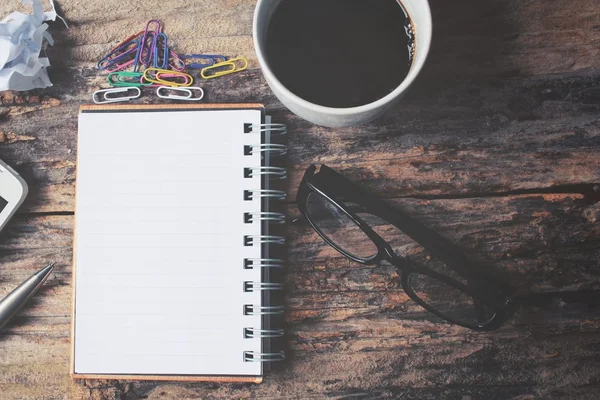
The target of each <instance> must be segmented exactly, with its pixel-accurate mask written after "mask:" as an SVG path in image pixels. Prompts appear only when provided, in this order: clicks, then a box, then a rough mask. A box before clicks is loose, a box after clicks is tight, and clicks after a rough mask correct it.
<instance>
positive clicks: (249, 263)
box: [244, 258, 283, 269]
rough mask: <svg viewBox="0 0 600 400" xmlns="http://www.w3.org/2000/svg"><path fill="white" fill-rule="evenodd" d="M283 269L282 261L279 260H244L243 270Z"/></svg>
mask: <svg viewBox="0 0 600 400" xmlns="http://www.w3.org/2000/svg"><path fill="white" fill-rule="evenodd" d="M254 268H283V260H281V259H279V258H245V259H244V269H254Z"/></svg>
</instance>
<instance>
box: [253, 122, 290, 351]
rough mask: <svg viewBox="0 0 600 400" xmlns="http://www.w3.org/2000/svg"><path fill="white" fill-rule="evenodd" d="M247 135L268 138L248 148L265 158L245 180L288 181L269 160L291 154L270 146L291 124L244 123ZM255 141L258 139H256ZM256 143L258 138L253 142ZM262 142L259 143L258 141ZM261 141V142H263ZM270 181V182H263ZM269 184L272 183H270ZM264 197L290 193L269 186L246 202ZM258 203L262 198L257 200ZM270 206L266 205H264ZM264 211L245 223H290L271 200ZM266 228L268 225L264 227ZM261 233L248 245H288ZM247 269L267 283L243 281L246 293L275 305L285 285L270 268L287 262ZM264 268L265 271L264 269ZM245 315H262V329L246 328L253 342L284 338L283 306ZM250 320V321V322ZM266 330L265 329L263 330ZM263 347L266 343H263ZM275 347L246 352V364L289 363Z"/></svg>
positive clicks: (256, 308)
mask: <svg viewBox="0 0 600 400" xmlns="http://www.w3.org/2000/svg"><path fill="white" fill-rule="evenodd" d="M270 121H271V120H270V118H269V119H267V122H270ZM244 133H252V134H256V133H258V134H259V135H260V136H259V137H260V138H262V137H264V141H265V142H266V143H264V144H255V145H244V155H253V154H257V153H260V155H261V158H263V160H264V162H263V164H265V165H263V166H256V167H246V168H244V170H243V173H244V174H243V176H244V178H253V177H258V176H259V175H260V176H261V179H262V176H265V177H270V178H279V179H285V178H287V171H286V169H285V168H281V167H272V166H270V165H269V157H270V156H283V155H285V154H286V153H287V151H288V148H287V146H285V145H282V144H274V143H269V142H270V138H271V137H273V136H276V135H285V134H287V125H284V124H271V123H268V124H244ZM252 138H254V137H252ZM251 140H255V139H251ZM257 141H258V140H257ZM259 142H260V141H259ZM263 181H266V180H263ZM267 182H268V181H267ZM257 197H260V199H276V200H285V199H286V193H285V192H283V191H281V190H272V189H270V188H269V187H268V183H267V188H266V189H261V190H244V200H246V201H252V200H254V199H256V198H257ZM257 200H258V199H257ZM264 204H266V205H264ZM263 210H264V211H261V212H244V216H243V217H244V223H253V222H255V221H257V220H258V221H261V222H262V221H265V222H268V223H274V224H283V223H285V221H286V216H285V215H284V214H281V213H277V212H271V211H269V205H268V201H266V202H264V201H263ZM263 227H264V225H263ZM261 233H265V234H264V235H263V234H261V235H244V238H243V239H244V246H262V245H263V244H266V245H271V244H272V245H283V244H285V238H284V237H282V236H273V235H270V234H269V231H268V230H263V231H262V232H261ZM262 254H264V255H265V256H266V257H268V256H269V253H268V252H267V253H262ZM243 268H244V269H245V270H250V269H258V270H259V272H260V274H261V279H262V280H265V281H266V282H262V281H261V282H255V281H244V282H243V290H244V292H262V294H261V301H260V302H261V303H263V304H269V303H270V302H271V296H273V293H271V292H272V291H281V290H283V284H282V283H275V282H269V281H270V280H271V279H270V275H269V274H270V273H271V272H270V271H269V270H268V268H283V260H281V259H278V258H245V259H244V263H243ZM263 268H265V269H264V270H263ZM243 313H244V315H247V316H260V320H261V321H262V322H261V327H260V328H254V327H245V328H244V329H243V335H244V338H247V339H253V338H258V339H260V340H261V341H262V340H266V341H267V342H270V341H271V339H273V340H277V338H281V337H283V336H284V330H283V329H275V327H274V326H272V325H271V324H273V323H274V322H273V320H272V318H274V316H276V315H282V314H283V313H284V307H283V306H271V305H254V304H245V305H244V309H243ZM249 320H250V319H249ZM261 328H265V329H261ZM263 346H265V343H264V342H263ZM270 346H271V345H270V344H266V347H262V349H263V350H262V351H264V352H254V351H244V352H243V353H242V358H243V360H244V362H266V363H270V362H274V361H283V360H285V353H284V352H283V351H280V352H270V351H271V347H270Z"/></svg>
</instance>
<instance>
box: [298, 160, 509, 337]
mask: <svg viewBox="0 0 600 400" xmlns="http://www.w3.org/2000/svg"><path fill="white" fill-rule="evenodd" d="M311 193H314V194H316V195H318V196H321V197H322V198H323V199H324V200H325V201H328V202H330V203H331V204H333V205H334V206H335V207H337V208H338V209H339V210H340V211H341V212H343V213H344V214H345V215H346V216H347V217H348V218H350V219H351V220H352V221H353V222H354V223H355V224H356V225H357V226H358V227H359V229H361V230H362V231H363V232H364V233H365V234H366V235H367V237H368V238H369V239H370V240H371V241H372V242H373V243H374V244H375V246H376V247H377V253H376V254H375V255H373V256H371V257H368V258H361V257H358V256H356V255H354V254H352V253H350V252H348V251H346V250H344V249H343V248H342V247H340V246H339V245H338V244H337V243H335V242H334V241H333V240H332V239H331V238H329V237H328V236H327V234H325V233H324V232H322V230H321V229H320V228H319V226H318V225H317V224H316V223H315V222H314V221H313V220H312V218H311V216H310V214H309V213H308V212H307V208H306V205H307V202H308V198H309V195H310V194H311ZM348 202H350V203H354V204H356V205H358V206H359V207H362V208H360V210H358V211H360V212H362V213H369V214H371V215H375V216H377V217H379V218H381V219H383V220H385V221H386V222H388V223H390V224H391V225H393V226H395V227H396V228H398V229H400V231H402V232H403V233H405V234H406V235H407V236H409V237H411V238H412V239H413V240H414V241H415V242H417V243H419V244H420V245H421V246H423V247H424V248H425V249H426V250H427V251H429V252H430V253H431V255H432V256H433V257H435V258H437V259H439V260H440V261H442V262H444V263H445V264H446V265H447V266H448V267H449V268H451V269H452V270H454V271H455V272H456V273H458V274H459V275H460V276H462V277H463V278H465V280H467V283H468V284H467V285H465V284H463V283H462V282H459V281H457V280H454V279H453V278H450V277H448V276H446V275H444V274H441V273H439V272H437V271H434V270H432V269H430V268H427V267H425V266H423V265H420V264H418V263H416V262H414V261H412V260H409V259H408V258H406V257H402V256H400V255H398V254H396V252H394V250H393V249H392V246H391V245H390V244H389V243H388V242H387V241H386V240H385V239H383V238H382V237H381V236H380V235H379V234H377V233H376V232H375V231H374V230H373V229H372V228H371V227H370V226H369V225H368V224H367V223H366V222H364V221H363V220H362V219H361V218H360V217H359V216H358V215H357V214H356V212H355V211H354V210H353V208H356V207H352V206H349V205H347V204H345V203H348ZM296 204H297V206H298V209H299V210H300V212H301V214H302V215H303V216H304V218H306V220H307V221H308V222H309V224H310V225H311V226H312V228H313V229H314V230H315V231H316V232H317V233H318V234H319V235H320V236H321V237H322V238H323V240H325V242H327V244H329V245H330V246H331V247H333V248H334V249H336V250H337V251H338V252H339V253H340V254H342V255H344V256H346V257H348V258H350V259H351V260H353V261H356V262H358V263H360V264H363V265H373V264H377V263H379V262H380V261H387V262H389V263H390V264H392V265H393V266H395V267H396V269H397V270H398V271H399V275H400V282H401V285H402V289H403V290H404V292H405V293H406V294H407V295H408V296H409V297H410V298H411V299H412V300H413V301H415V302H416V303H417V304H419V305H420V306H421V307H423V308H425V309H426V310H427V311H429V312H431V313H432V314H434V315H436V316H438V317H440V318H442V319H443V320H445V321H448V322H450V323H453V324H456V325H459V326H463V327H465V328H469V329H472V330H475V331H493V330H496V329H498V328H500V327H501V326H502V325H503V324H504V323H505V322H506V321H507V320H508V319H509V318H510V317H512V315H513V314H514V313H515V312H516V310H517V309H518V307H519V305H518V303H517V302H516V301H515V297H514V296H513V295H514V293H515V291H514V289H512V288H511V287H510V286H509V285H507V284H506V283H504V282H502V281H500V280H498V278H496V277H494V276H491V275H490V274H488V273H487V272H485V271H483V270H481V269H475V268H474V267H473V266H472V265H471V264H470V262H469V261H468V260H467V258H466V255H465V254H464V252H463V251H462V250H461V249H460V248H459V247H458V246H456V245H455V244H454V243H452V242H450V241H449V240H448V239H446V238H444V237H443V236H441V235H440V234H438V233H437V232H435V231H433V230H432V229H430V228H429V227H427V226H425V225H423V224H421V223H420V222H417V221H416V220H415V219H413V218H412V217H410V216H408V215H406V214H405V213H403V212H402V211H400V210H398V209H397V208H395V207H392V206H390V205H389V204H387V203H386V202H384V201H383V200H381V199H380V198H378V197H377V196H375V195H373V194H371V193H369V192H367V191H365V190H363V189H362V188H361V187H360V186H358V185H357V184H356V183H354V182H352V181H350V180H349V179H347V178H346V177H344V176H342V175H341V174H339V173H338V172H336V171H334V170H333V169H331V168H329V167H327V166H326V165H322V166H321V167H320V169H319V172H316V166H315V165H311V166H310V167H309V168H308V169H307V170H306V172H305V174H304V177H303V178H302V182H301V183H300V187H299V188H298V194H297V196H296ZM413 273H419V274H424V275H427V276H429V277H432V278H434V279H437V280H439V281H441V282H442V283H445V284H447V285H450V286H452V287H454V288H455V289H458V290H460V291H462V292H463V293H465V294H467V295H469V296H471V297H472V298H473V300H474V303H475V302H482V303H483V304H484V305H485V306H487V307H489V308H491V309H492V310H493V311H494V316H493V317H492V318H491V319H490V320H488V321H486V322H485V323H481V324H478V325H470V324H466V323H463V322H461V321H459V320H456V319H455V318H452V317H451V316H448V315H445V314H444V313H442V312H440V311H438V310H436V309H435V308H434V307H432V306H431V305H429V304H427V303H426V302H424V301H423V300H422V299H421V298H420V297H419V296H418V295H417V294H416V293H415V292H414V290H413V288H412V287H411V285H410V284H409V279H410V275H411V274H413ZM474 306H476V305H475V304H474Z"/></svg>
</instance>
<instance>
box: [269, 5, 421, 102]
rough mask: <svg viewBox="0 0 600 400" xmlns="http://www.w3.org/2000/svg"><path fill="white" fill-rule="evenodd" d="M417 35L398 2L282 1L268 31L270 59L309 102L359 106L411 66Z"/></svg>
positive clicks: (291, 87)
mask: <svg viewBox="0 0 600 400" xmlns="http://www.w3.org/2000/svg"><path fill="white" fill-rule="evenodd" d="M413 48H414V35H413V30H412V26H411V22H410V19H409V17H408V14H407V13H406V12H405V11H404V9H403V8H402V6H401V5H400V3H399V2H398V1H397V0H282V1H281V2H280V3H279V5H278V6H277V8H276V9H275V11H274V13H273V15H272V17H271V19H270V22H269V26H268V30H267V47H266V56H267V62H268V64H269V66H270V68H271V70H272V71H273V73H274V74H275V76H276V77H277V79H279V80H280V81H281V83H282V84H283V85H284V86H285V87H287V88H288V89H289V90H290V91H291V92H292V93H294V94H295V95H297V96H299V97H300V98H302V99H304V100H307V101H309V102H311V103H315V104H319V105H322V106H327V107H338V108H346V107H355V106H361V105H365V104H368V103H372V102H374V101H376V100H378V99H381V98H382V97H385V96H386V95H388V94H389V93H391V92H392V91H393V90H394V89H396V88H397V87H398V85H400V83H402V81H403V80H404V78H405V77H406V75H407V74H408V71H409V69H410V66H411V63H412V58H413V53H412V52H413Z"/></svg>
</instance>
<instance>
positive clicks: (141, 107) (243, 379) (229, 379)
mask: <svg viewBox="0 0 600 400" xmlns="http://www.w3.org/2000/svg"><path fill="white" fill-rule="evenodd" d="M257 108H258V109H262V110H263V115H264V105H262V104H257V103H252V104H128V105H120V104H119V105H117V104H103V105H82V106H80V107H79V112H80V113H83V112H111V111H146V110H147V111H169V110H215V109H229V110H231V109H240V110H247V109H257ZM76 169H77V167H76ZM75 204H76V205H77V201H75ZM75 212H77V210H75ZM76 229H77V226H74V228H73V238H74V240H73V276H72V283H73V291H75V290H76V288H75V277H76V274H75V269H76V265H75V253H76V251H77V243H76V242H75V237H76V235H75V231H76ZM74 362H75V295H74V294H73V300H72V304H71V363H70V374H71V377H72V378H73V379H118V380H135V381H169V382H222V383H261V382H262V381H263V377H262V376H213V375H130V374H127V375H117V374H114V375H110V374H104V375H101V374H77V373H75V364H74Z"/></svg>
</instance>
